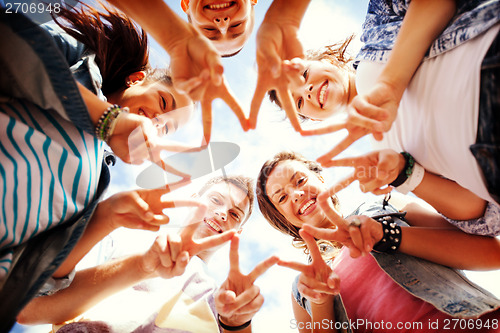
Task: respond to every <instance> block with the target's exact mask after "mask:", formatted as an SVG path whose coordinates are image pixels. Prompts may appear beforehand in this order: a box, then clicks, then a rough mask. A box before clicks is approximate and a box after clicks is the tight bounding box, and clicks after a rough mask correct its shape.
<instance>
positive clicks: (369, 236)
mask: <svg viewBox="0 0 500 333" xmlns="http://www.w3.org/2000/svg"><path fill="white" fill-rule="evenodd" d="M321 207H322V208H323V206H321ZM325 208H326V209H325ZM325 208H323V209H324V210H325V213H326V214H327V216H329V218H334V219H338V215H337V213H336V212H335V211H333V210H328V208H327V207H326V206H325ZM406 208H408V216H407V220H408V222H409V223H410V224H411V225H415V226H412V227H402V228H401V232H402V237H401V245H400V247H399V250H398V251H399V252H402V253H405V254H408V255H412V256H415V257H419V258H422V259H426V260H429V261H433V262H435V263H438V264H441V265H445V266H449V267H453V268H458V269H469V270H492V269H498V268H500V239H498V238H495V237H487V236H479V235H471V234H467V233H465V232H463V231H461V230H458V229H457V228H455V227H454V226H452V225H450V224H449V223H448V222H447V221H446V220H444V218H443V217H442V216H440V215H439V214H437V213H434V212H431V211H426V210H423V209H421V208H417V205H410V206H407V207H406ZM354 218H356V219H358V220H359V221H360V223H361V225H360V227H359V228H355V227H353V226H351V227H350V228H349V233H350V234H351V237H352V238H351V239H352V240H353V242H351V243H345V245H346V246H347V247H349V249H350V250H351V256H353V257H356V256H358V255H359V254H360V252H363V253H368V252H369V251H371V250H372V248H373V245H375V244H376V243H377V242H379V241H380V240H381V239H382V235H383V231H382V226H381V224H380V223H379V222H377V221H375V220H373V219H371V218H369V217H368V216H363V215H362V216H356V217H350V220H352V219H354ZM340 228H342V227H340ZM303 229H304V230H305V231H307V232H308V233H310V234H311V235H313V236H314V237H316V238H318V239H326V240H332V241H339V242H343V240H342V239H340V238H339V233H338V231H337V230H334V229H323V228H316V227H312V226H310V225H304V227H303ZM353 250H354V251H353ZM353 254H354V255H353Z"/></svg>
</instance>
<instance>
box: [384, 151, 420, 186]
mask: <svg viewBox="0 0 500 333" xmlns="http://www.w3.org/2000/svg"><path fill="white" fill-rule="evenodd" d="M401 155H403V157H404V158H405V161H406V163H405V167H404V168H403V170H401V172H400V173H399V175H398V178H396V179H394V181H393V182H392V183H390V184H389V185H391V186H394V187H398V186H399V185H401V184H403V183H404V182H405V181H406V180H407V179H408V177H410V176H411V174H412V172H413V167H414V166H415V160H414V159H413V156H411V155H410V154H409V153H407V152H402V153H401Z"/></svg>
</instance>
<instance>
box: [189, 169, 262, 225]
mask: <svg viewBox="0 0 500 333" xmlns="http://www.w3.org/2000/svg"><path fill="white" fill-rule="evenodd" d="M253 181H254V180H253V179H252V178H250V177H245V176H240V175H237V176H220V177H214V178H212V179H210V180H209V181H207V182H206V183H205V184H204V185H203V187H202V188H201V189H200V190H199V191H198V194H199V195H202V194H203V193H205V192H206V191H207V190H208V189H209V188H210V187H211V186H212V185H215V184H219V183H228V184H233V185H234V186H236V187H237V188H239V189H240V190H242V191H243V192H245V193H246V194H247V197H248V201H249V206H248V214H247V216H246V218H245V220H244V221H243V222H242V223H241V224H243V223H245V222H246V221H247V220H248V218H249V217H250V215H252V210H253V200H254V186H253Z"/></svg>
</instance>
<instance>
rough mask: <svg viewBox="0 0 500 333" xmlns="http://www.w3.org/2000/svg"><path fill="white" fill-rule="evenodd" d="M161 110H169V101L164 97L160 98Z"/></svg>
mask: <svg viewBox="0 0 500 333" xmlns="http://www.w3.org/2000/svg"><path fill="white" fill-rule="evenodd" d="M160 103H161V109H162V110H164V111H165V109H166V108H167V101H166V100H165V98H164V97H163V96H160Z"/></svg>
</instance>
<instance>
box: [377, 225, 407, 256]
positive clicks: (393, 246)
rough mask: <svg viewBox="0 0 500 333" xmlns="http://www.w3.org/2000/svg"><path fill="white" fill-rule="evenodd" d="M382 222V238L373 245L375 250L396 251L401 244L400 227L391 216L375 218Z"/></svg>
mask: <svg viewBox="0 0 500 333" xmlns="http://www.w3.org/2000/svg"><path fill="white" fill-rule="evenodd" d="M375 220H376V221H377V222H380V223H381V224H382V229H383V231H384V235H383V236H382V239H381V240H380V241H379V242H378V243H377V244H375V245H374V246H373V250H374V251H375V252H387V253H393V252H396V251H397V250H398V248H399V245H401V236H402V234H401V227H400V226H399V225H397V223H396V222H394V220H393V219H392V217H391V216H383V217H379V218H377V219H375Z"/></svg>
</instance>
